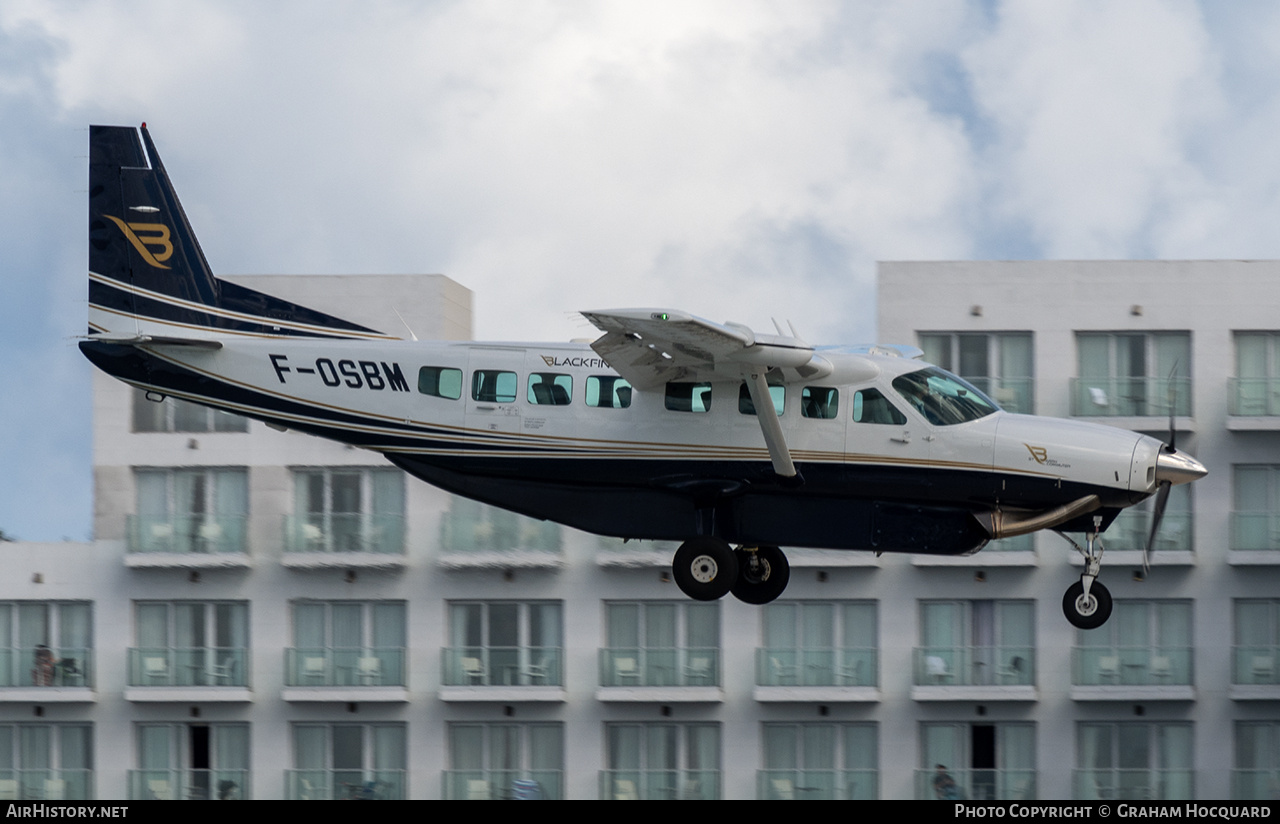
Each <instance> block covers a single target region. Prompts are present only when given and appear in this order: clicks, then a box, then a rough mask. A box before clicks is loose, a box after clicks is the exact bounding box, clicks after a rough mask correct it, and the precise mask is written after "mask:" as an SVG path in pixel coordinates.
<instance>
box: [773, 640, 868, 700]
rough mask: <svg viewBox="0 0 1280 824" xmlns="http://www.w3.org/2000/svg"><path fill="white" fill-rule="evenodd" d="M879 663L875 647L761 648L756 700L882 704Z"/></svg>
mask: <svg viewBox="0 0 1280 824" xmlns="http://www.w3.org/2000/svg"><path fill="white" fill-rule="evenodd" d="M878 664H879V652H878V651H877V650H876V649H874V648H862V649H829V648H828V649H797V648H795V647H775V648H764V649H757V650H756V688H755V700H757V701H762V702H773V701H822V702H824V703H827V702H841V701H848V702H856V701H879V700H880V689H879V683H880V681H879V677H880V673H879V667H878Z"/></svg>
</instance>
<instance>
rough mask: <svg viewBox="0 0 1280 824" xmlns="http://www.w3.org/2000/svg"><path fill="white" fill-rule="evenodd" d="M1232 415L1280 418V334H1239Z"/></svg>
mask: <svg viewBox="0 0 1280 824" xmlns="http://www.w3.org/2000/svg"><path fill="white" fill-rule="evenodd" d="M1230 414H1232V415H1248V416H1257V415H1280V332H1236V377H1234V378H1232V379H1231V396H1230Z"/></svg>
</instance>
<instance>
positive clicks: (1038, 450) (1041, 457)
mask: <svg viewBox="0 0 1280 824" xmlns="http://www.w3.org/2000/svg"><path fill="white" fill-rule="evenodd" d="M1023 446H1025V447H1026V448H1027V451H1028V452H1030V453H1031V457H1032V458H1035V461H1036V463H1039V464H1042V463H1044V462H1045V461H1047V460H1049V451H1048V450H1047V449H1045V448H1044V447H1043V446H1032V445H1031V444H1029V443H1024V444H1023Z"/></svg>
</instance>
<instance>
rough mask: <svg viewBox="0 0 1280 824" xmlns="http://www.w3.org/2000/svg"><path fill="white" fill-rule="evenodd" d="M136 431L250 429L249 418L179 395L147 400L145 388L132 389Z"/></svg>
mask: <svg viewBox="0 0 1280 824" xmlns="http://www.w3.org/2000/svg"><path fill="white" fill-rule="evenodd" d="M133 431H134V432H248V431H249V419H248V418H245V417H242V416H240V415H234V414H232V413H230V412H223V411H222V410H220V409H210V408H209V407H207V406H201V405H200V404H198V403H190V402H188V401H184V400H180V399H178V398H165V399H164V400H163V401H160V402H158V403H157V402H155V401H150V400H147V393H146V392H145V391H144V390H142V389H136V388H135V389H134V390H133Z"/></svg>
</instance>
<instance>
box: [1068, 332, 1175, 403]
mask: <svg viewBox="0 0 1280 824" xmlns="http://www.w3.org/2000/svg"><path fill="white" fill-rule="evenodd" d="M1076 347H1077V351H1078V354H1079V356H1080V377H1078V378H1075V379H1073V380H1072V384H1073V392H1072V397H1071V414H1072V415H1079V416H1082V417H1096V416H1138V417H1143V416H1160V417H1165V416H1168V415H1169V412H1170V409H1171V408H1172V409H1173V411H1174V414H1177V415H1190V414H1191V334H1190V333H1189V332H1077V333H1076ZM1171 400H1172V401H1173V406H1172V407H1170V405H1169V404H1170V401H1171Z"/></svg>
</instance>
